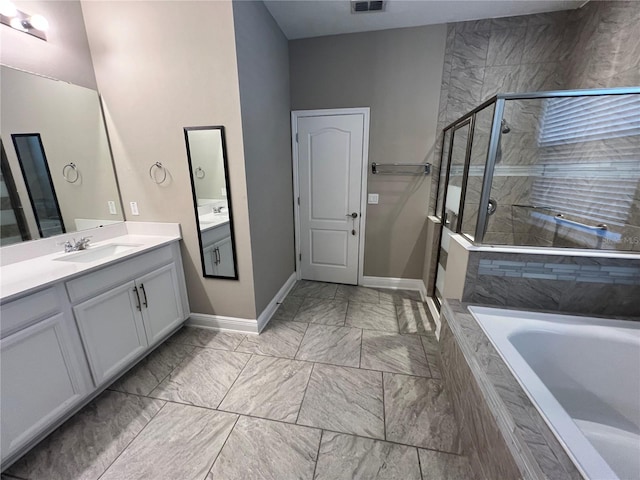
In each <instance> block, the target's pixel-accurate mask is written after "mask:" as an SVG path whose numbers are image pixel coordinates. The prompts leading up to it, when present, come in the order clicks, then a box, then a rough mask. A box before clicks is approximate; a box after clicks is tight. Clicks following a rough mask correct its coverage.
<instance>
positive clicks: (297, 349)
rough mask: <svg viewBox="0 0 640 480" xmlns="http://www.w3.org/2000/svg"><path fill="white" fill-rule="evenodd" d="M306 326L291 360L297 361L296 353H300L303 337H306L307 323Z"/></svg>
mask: <svg viewBox="0 0 640 480" xmlns="http://www.w3.org/2000/svg"><path fill="white" fill-rule="evenodd" d="M306 325H307V326H306V327H304V333H303V334H302V338H301V339H300V343H299V344H298V348H296V353H295V354H294V355H293V358H292V359H291V360H298V358H296V357H297V356H298V353H299V352H300V347H301V346H302V342H304V337H306V336H307V330H309V325H310V324H309V323H307V324H306Z"/></svg>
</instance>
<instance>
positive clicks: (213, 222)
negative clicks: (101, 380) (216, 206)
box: [198, 213, 229, 232]
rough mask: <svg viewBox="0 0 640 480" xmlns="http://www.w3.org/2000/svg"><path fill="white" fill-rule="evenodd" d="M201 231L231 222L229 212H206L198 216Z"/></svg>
mask: <svg viewBox="0 0 640 480" xmlns="http://www.w3.org/2000/svg"><path fill="white" fill-rule="evenodd" d="M198 223H199V224H200V231H201V232H205V231H207V230H210V229H212V228H216V227H219V226H221V225H225V224H227V223H229V214H228V213H206V214H203V215H200V216H199V217H198Z"/></svg>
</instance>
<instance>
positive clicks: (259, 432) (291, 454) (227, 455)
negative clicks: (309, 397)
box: [207, 416, 320, 480]
mask: <svg viewBox="0 0 640 480" xmlns="http://www.w3.org/2000/svg"><path fill="white" fill-rule="evenodd" d="M319 443H320V430H316V429H315V428H308V427H301V426H298V425H288V424H286V423H280V422H272V421H270V420H263V419H261V418H251V417H243V416H241V417H240V419H239V420H238V423H236V426H235V427H234V429H233V431H232V432H231V435H230V436H229V439H228V440H227V443H226V444H225V446H224V448H223V449H222V452H220V456H219V457H218V459H217V460H216V462H215V463H214V465H213V468H212V469H211V471H210V472H209V476H207V480H245V479H248V478H262V479H274V480H277V479H293V478H300V479H304V478H308V479H310V478H312V477H313V469H314V468H315V463H316V459H317V455H318V445H319Z"/></svg>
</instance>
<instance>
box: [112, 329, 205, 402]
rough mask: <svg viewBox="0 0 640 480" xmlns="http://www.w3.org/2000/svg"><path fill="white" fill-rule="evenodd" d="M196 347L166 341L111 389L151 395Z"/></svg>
mask: <svg viewBox="0 0 640 480" xmlns="http://www.w3.org/2000/svg"><path fill="white" fill-rule="evenodd" d="M195 348H196V347H194V346H193V345H184V344H181V343H172V342H166V343H164V344H162V345H160V346H159V347H158V348H156V349H155V350H154V351H153V352H152V353H151V354H149V355H148V356H147V357H146V358H145V359H144V360H142V361H141V362H140V363H138V364H137V365H136V366H135V367H133V368H132V369H131V370H129V371H128V372H127V373H126V374H124V375H123V376H122V377H121V378H120V379H118V380H117V381H116V382H115V383H114V384H113V385H111V386H110V387H109V389H110V390H118V391H120V392H126V393H135V394H138V395H145V396H147V395H149V393H151V390H153V389H154V388H156V387H157V386H158V385H159V384H160V382H161V381H162V380H164V378H165V377H166V376H167V375H169V374H170V373H171V371H172V370H173V369H174V368H176V367H177V366H178V364H180V362H182V361H183V360H184V359H185V358H186V357H187V356H188V355H189V354H190V353H191V352H192V351H193V350H194V349H195Z"/></svg>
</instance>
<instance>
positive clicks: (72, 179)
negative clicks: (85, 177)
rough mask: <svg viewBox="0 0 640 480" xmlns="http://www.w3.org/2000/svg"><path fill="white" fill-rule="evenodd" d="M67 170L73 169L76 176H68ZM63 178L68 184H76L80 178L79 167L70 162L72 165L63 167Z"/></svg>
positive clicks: (68, 164)
mask: <svg viewBox="0 0 640 480" xmlns="http://www.w3.org/2000/svg"><path fill="white" fill-rule="evenodd" d="M67 169H71V170H72V171H73V172H74V173H75V176H73V177H69V176H67ZM62 176H63V177H64V179H65V180H66V181H67V182H69V183H76V182H77V181H78V179H79V178H80V172H79V171H78V167H77V166H76V164H75V163H73V162H70V163H67V164H66V165H65V166H64V167H62Z"/></svg>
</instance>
